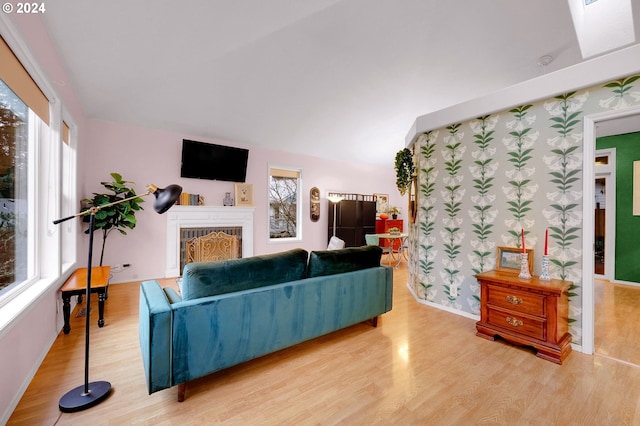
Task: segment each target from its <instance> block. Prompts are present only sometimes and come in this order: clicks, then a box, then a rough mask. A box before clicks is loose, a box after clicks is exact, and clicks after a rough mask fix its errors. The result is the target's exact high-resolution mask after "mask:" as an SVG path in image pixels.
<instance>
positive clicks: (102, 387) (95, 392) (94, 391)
mask: <svg viewBox="0 0 640 426" xmlns="http://www.w3.org/2000/svg"><path fill="white" fill-rule="evenodd" d="M110 392H111V383H109V382H91V383H89V393H88V394H85V393H84V385H82V386H78V387H77V388H74V389H72V390H70V391H69V392H67V393H65V394H64V395H63V396H62V398H60V403H59V405H58V407H60V411H62V412H63V413H75V412H76V411H82V410H86V409H87V408H91V407H93V406H94V405H97V404H99V403H100V402H102V401H103V400H105V399H106V398H107V397H108V396H109V393H110Z"/></svg>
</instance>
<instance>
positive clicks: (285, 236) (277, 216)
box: [269, 166, 302, 241]
mask: <svg viewBox="0 0 640 426" xmlns="http://www.w3.org/2000/svg"><path fill="white" fill-rule="evenodd" d="M301 175H302V172H301V170H299V169H288V168H282V167H271V166H270V167H269V239H270V240H271V241H285V240H300V239H301V231H300V223H301V220H300V219H301V217H302V214H301V212H300V210H301V202H300V193H301V190H300V186H301Z"/></svg>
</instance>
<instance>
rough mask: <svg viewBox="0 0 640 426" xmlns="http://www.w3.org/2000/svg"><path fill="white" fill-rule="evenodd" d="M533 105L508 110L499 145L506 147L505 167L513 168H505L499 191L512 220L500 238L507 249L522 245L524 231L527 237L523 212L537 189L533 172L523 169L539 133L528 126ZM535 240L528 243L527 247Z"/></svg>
mask: <svg viewBox="0 0 640 426" xmlns="http://www.w3.org/2000/svg"><path fill="white" fill-rule="evenodd" d="M532 106H533V105H523V106H520V107H518V108H514V109H512V110H510V111H509V113H511V114H512V115H513V118H514V119H513V120H511V121H508V122H507V123H506V125H507V129H508V130H509V132H508V137H506V138H504V140H503V142H504V144H505V146H506V147H507V158H508V161H509V165H510V166H512V167H513V169H508V170H507V171H506V173H505V175H506V177H507V179H508V181H507V183H508V186H504V187H503V188H502V190H503V192H504V193H505V195H506V196H507V200H508V201H507V205H508V208H507V211H508V212H510V213H511V216H512V218H513V219H507V220H506V221H505V224H506V225H507V228H511V229H508V231H507V234H506V235H505V236H503V241H504V243H505V244H506V245H508V246H511V247H518V248H520V247H521V246H522V238H521V235H522V234H521V232H522V230H523V229H524V234H525V237H526V238H529V237H528V236H529V234H530V231H531V227H533V225H534V221H533V220H525V219H526V217H527V213H529V212H530V211H531V209H532V204H533V197H534V195H535V193H536V191H537V190H538V185H537V184H535V183H533V182H534V181H533V179H532V178H531V177H532V176H533V174H534V173H535V171H536V169H535V168H533V167H527V165H528V164H529V162H530V160H531V159H532V158H533V145H534V144H535V142H536V140H537V139H538V135H539V132H536V131H534V129H533V128H532V127H531V125H532V124H533V123H534V122H535V120H536V117H535V116H532V115H530V111H529V110H530V109H531V107H532ZM534 242H535V241H530V243H529V244H530V245H531V244H533V243H534Z"/></svg>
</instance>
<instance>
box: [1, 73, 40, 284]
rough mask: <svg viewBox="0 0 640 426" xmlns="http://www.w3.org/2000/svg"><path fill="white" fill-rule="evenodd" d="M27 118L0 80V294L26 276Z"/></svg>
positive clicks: (18, 103)
mask: <svg viewBox="0 0 640 426" xmlns="http://www.w3.org/2000/svg"><path fill="white" fill-rule="evenodd" d="M31 116H32V115H31ZM32 117H33V116H32ZM29 118H30V114H29V108H28V107H27V105H26V104H25V103H24V102H22V100H20V98H18V97H17V96H16V94H15V93H13V91H12V90H11V89H9V87H8V86H7V85H6V84H5V83H4V82H3V81H2V80H0V241H2V242H3V243H2V244H0V294H1V293H2V292H3V291H4V290H5V289H7V288H9V287H11V286H13V285H16V284H18V283H20V282H22V281H25V280H26V279H27V277H28V275H29V271H28V261H27V259H28V255H27V254H28V250H29V236H28V232H29V226H28V224H29V207H30V206H29V198H28V195H29V193H28V187H29V178H28V176H29V127H30V126H29Z"/></svg>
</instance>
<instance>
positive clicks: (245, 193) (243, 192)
mask: <svg viewBox="0 0 640 426" xmlns="http://www.w3.org/2000/svg"><path fill="white" fill-rule="evenodd" d="M234 189H235V195H236V206H252V205H253V185H252V184H250V183H236V184H235V187H234Z"/></svg>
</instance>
